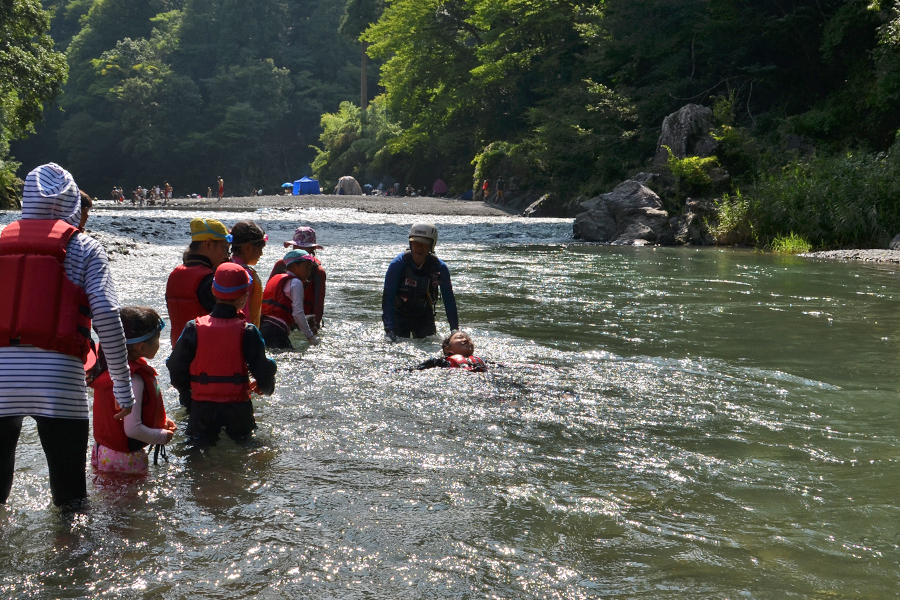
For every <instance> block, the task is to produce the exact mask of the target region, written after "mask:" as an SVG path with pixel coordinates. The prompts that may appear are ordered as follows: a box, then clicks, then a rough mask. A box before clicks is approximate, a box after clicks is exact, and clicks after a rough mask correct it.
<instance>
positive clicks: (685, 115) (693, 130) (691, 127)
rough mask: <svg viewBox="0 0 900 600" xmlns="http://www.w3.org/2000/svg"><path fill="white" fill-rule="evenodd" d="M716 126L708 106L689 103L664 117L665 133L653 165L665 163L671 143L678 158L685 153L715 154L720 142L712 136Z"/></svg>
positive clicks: (704, 155) (658, 145)
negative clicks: (666, 147)
mask: <svg viewBox="0 0 900 600" xmlns="http://www.w3.org/2000/svg"><path fill="white" fill-rule="evenodd" d="M712 129H713V113H712V110H711V109H710V108H708V107H706V106H700V105H699V104H686V105H684V106H682V107H681V108H680V109H678V110H677V111H676V112H673V113H672V114H670V115H669V116H667V117H666V118H665V119H663V124H662V133H661V134H660V136H659V141H658V142H657V144H656V155H655V157H654V159H653V164H654V165H656V166H662V165H665V164H666V161H667V160H668V158H669V153H668V152H667V151H666V149H665V148H664V147H663V146H668V147H669V148H670V149H671V150H672V154H674V155H675V156H677V157H678V158H684V157H686V156H701V157H706V156H712V155H713V154H715V153H716V150H717V149H718V142H716V140H715V138H713V137H712V135H710V132H711V131H712Z"/></svg>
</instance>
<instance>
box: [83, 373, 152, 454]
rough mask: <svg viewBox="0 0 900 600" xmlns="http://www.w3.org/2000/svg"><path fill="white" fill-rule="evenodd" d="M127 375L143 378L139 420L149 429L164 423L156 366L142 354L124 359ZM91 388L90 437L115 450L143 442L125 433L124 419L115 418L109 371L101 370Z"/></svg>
mask: <svg viewBox="0 0 900 600" xmlns="http://www.w3.org/2000/svg"><path fill="white" fill-rule="evenodd" d="M128 368H129V369H130V370H131V377H132V378H133V377H134V376H135V375H137V376H139V377H140V378H141V379H143V380H144V395H143V396H142V397H141V422H142V423H143V424H144V425H146V426H147V427H149V428H151V429H163V428H164V427H165V426H166V407H165V405H163V398H162V393H161V392H160V391H159V385H158V384H157V383H156V376H157V372H156V370H155V369H154V368H153V367H151V366H150V365H148V364H147V361H145V360H144V359H143V358H140V359H138V360H130V361H128ZM91 387H92V388H94V440H95V441H96V442H97V443H98V444H102V445H104V446H106V447H107V448H111V449H113V450H115V451H117V452H135V451H137V450H140V449H141V448H143V447H144V446H146V445H147V442H142V441H140V440H136V439H133V438H130V437H128V436H127V435H125V422H124V421H119V420H118V419H116V418H115V414H116V413H117V412H119V411H120V410H121V409H120V408H119V407H118V405H117V404H116V398H115V396H114V395H113V382H112V379H111V378H110V376H109V371H104V372H103V374H102V375H100V376H99V377H97V379H95V380H94V381H93V382H92V383H91Z"/></svg>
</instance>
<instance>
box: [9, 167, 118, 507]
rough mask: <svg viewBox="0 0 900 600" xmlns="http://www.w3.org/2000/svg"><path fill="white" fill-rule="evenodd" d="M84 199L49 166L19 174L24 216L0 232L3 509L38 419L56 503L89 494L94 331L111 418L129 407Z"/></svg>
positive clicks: (102, 262) (113, 315) (110, 298)
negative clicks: (89, 376) (24, 441)
mask: <svg viewBox="0 0 900 600" xmlns="http://www.w3.org/2000/svg"><path fill="white" fill-rule="evenodd" d="M80 217H81V194H80V192H79V189H78V185H76V183H75V181H74V179H72V175H70V174H69V172H68V171H66V170H65V169H63V168H62V167H60V166H59V165H56V164H54V163H49V164H46V165H42V166H40V167H38V168H36V169H35V170H33V171H32V172H31V173H29V174H28V176H27V177H26V178H25V189H24V194H23V199H22V218H21V220H19V221H14V222H12V223H10V224H9V225H7V226H6V227H5V228H4V229H3V231H2V233H0V280H2V281H3V283H2V285H0V306H3V307H4V310H3V311H2V313H3V314H2V315H0V381H2V382H3V384H2V385H0V503H5V502H6V500H7V498H8V497H9V494H10V491H11V489H12V481H13V473H14V471H15V453H16V445H17V443H18V440H19V434H20V432H21V430H22V423H23V420H24V418H25V417H32V418H33V419H34V420H35V421H36V422H37V434H38V437H39V438H40V441H41V446H42V447H43V449H44V455H45V456H46V457H47V466H48V471H49V474H50V494H51V496H52V497H53V503H54V504H55V505H57V506H60V505H63V504H69V503H71V502H75V501H78V500H82V499H83V498H85V497H86V496H87V482H86V481H85V465H86V462H87V461H86V457H87V447H88V431H89V429H90V423H89V419H88V417H89V408H88V406H89V405H88V396H87V388H86V387H85V382H84V362H85V360H86V358H87V355H88V351H89V350H90V347H91V325H92V319H93V327H94V329H95V330H96V331H97V335H98V337H99V338H100V343H101V344H102V345H103V348H104V351H105V354H106V360H107V365H108V367H109V376H110V378H111V379H112V395H113V398H114V400H115V403H116V404H117V405H118V411H117V412H116V413H115V414H114V415H113V418H114V419H123V418H125V417H126V416H127V415H128V414H129V413H130V412H131V407H132V406H133V405H134V396H133V394H132V391H131V377H130V375H129V369H128V353H127V350H126V348H125V334H124V332H123V329H122V321H121V320H120V318H119V301H118V297H117V296H116V290H115V286H114V285H113V278H112V273H111V272H110V269H109V261H108V260H107V257H106V252H105V251H104V250H103V247H102V246H101V245H100V243H99V242H98V241H97V240H95V239H93V238H91V237H89V236H87V235H83V234H81V233H79V232H78V229H77V226H78V223H79V221H80Z"/></svg>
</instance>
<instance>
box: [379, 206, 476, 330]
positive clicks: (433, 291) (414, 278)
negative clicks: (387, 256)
mask: <svg viewBox="0 0 900 600" xmlns="http://www.w3.org/2000/svg"><path fill="white" fill-rule="evenodd" d="M437 239H438V231H437V227H435V226H434V225H433V224H431V223H414V224H413V226H412V227H410V229H409V250H407V251H406V252H402V253H400V254H398V255H397V256H396V257H395V258H394V260H392V261H391V264H390V265H389V266H388V270H387V273H386V274H385V276H384V292H383V293H382V297H381V313H382V314H381V319H382V321H383V322H384V332H385V335H387V337H388V339H390V340H391V341H392V342H396V341H397V339H398V338H401V337H410V335H412V337H414V338H423V337H428V336H429V335H434V334H435V333H437V325H436V324H435V315H436V312H437V301H438V300H439V299H441V298H443V300H444V309H445V310H446V312H447V321H448V322H449V323H450V330H451V331H456V330H457V329H459V316H458V314H457V312H456V298H455V297H454V296H453V286H452V285H451V283H450V269H449V268H448V267H447V264H446V263H445V262H444V261H442V260H441V259H439V258H438V257H437V256H435V254H434V247H435V246H436V245H437Z"/></svg>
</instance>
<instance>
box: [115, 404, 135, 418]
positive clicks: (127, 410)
mask: <svg viewBox="0 0 900 600" xmlns="http://www.w3.org/2000/svg"><path fill="white" fill-rule="evenodd" d="M116 408H119V403H118V402H116ZM130 414H131V407H130V406H129V407H128V408H123V409H122V410H120V411H119V412H117V413H116V414H115V415H114V418H115V419H116V420H117V421H121V420H122V419H124V418H125V417H127V416H128V415H130Z"/></svg>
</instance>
